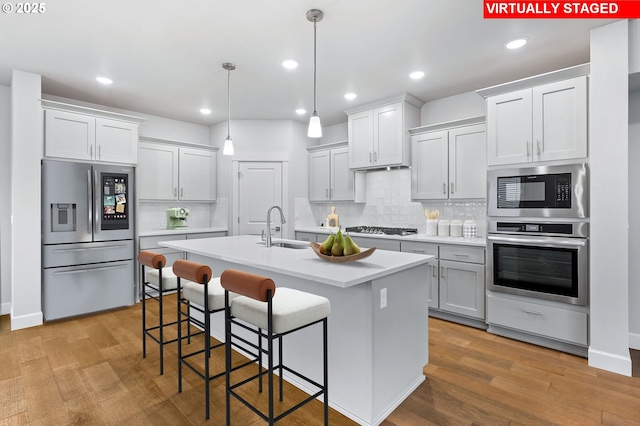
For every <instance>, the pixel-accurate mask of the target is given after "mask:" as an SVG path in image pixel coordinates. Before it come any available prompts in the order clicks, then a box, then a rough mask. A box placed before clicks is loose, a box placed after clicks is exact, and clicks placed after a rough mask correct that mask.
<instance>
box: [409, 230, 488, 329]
mask: <svg viewBox="0 0 640 426" xmlns="http://www.w3.org/2000/svg"><path fill="white" fill-rule="evenodd" d="M401 249H402V250H401V251H404V252H411V253H422V254H427V255H432V256H435V259H432V260H431V261H430V262H429V275H430V276H429V279H430V283H431V287H430V291H429V301H428V303H429V312H430V313H431V314H433V313H436V312H444V313H447V314H454V315H455V316H447V319H450V320H453V321H455V318H456V316H463V317H464V318H471V319H473V320H480V321H482V322H484V319H485V272H484V271H485V266H484V262H485V260H484V256H485V249H484V247H475V246H461V245H453V244H435V243H421V242H414V241H407V242H404V241H403V242H402V244H401ZM466 323H467V322H465V324H466Z"/></svg>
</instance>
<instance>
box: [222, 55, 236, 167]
mask: <svg viewBox="0 0 640 426" xmlns="http://www.w3.org/2000/svg"><path fill="white" fill-rule="evenodd" d="M222 68H224V69H225V70H227V107H228V115H227V140H225V141H224V147H223V148H222V155H233V141H232V140H231V130H230V128H231V71H233V70H235V69H236V66H235V65H234V64H232V63H230V62H225V63H224V64H222Z"/></svg>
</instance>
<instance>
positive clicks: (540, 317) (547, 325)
mask: <svg viewBox="0 0 640 426" xmlns="http://www.w3.org/2000/svg"><path fill="white" fill-rule="evenodd" d="M487 322H488V323H489V324H496V325H500V326H502V327H508V328H511V329H515V330H522V331H526V332H529V333H533V334H538V335H540V336H544V337H550V338H553V339H558V340H563V341H566V342H571V343H576V344H579V345H585V346H586V345H587V330H588V328H587V314H586V313H585V312H576V311H570V310H567V309H561V308H556V307H551V306H544V305H538V304H535V303H527V302H522V301H519V300H511V299H503V298H500V297H496V296H493V295H489V296H488V298H487Z"/></svg>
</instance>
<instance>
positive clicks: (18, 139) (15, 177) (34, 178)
mask: <svg viewBox="0 0 640 426" xmlns="http://www.w3.org/2000/svg"><path fill="white" fill-rule="evenodd" d="M40 81H41V78H40V76H39V75H37V74H31V73H27V72H23V71H18V70H13V75H12V80H11V120H12V126H11V140H12V142H11V143H12V152H11V182H13V183H16V185H13V186H12V191H11V215H12V231H11V235H12V238H11V262H12V264H11V273H12V276H11V283H12V284H11V300H12V302H11V329H12V330H16V329H20V328H25V327H31V326H34V325H39V324H42V309H41V303H40V301H41V292H42V288H41V275H40V274H41V267H40V265H41V260H40V258H41V256H40V245H41V237H40V212H41V211H40V159H41V158H42V142H43V140H42V133H43V131H42V108H41V106H40V93H41V89H40V86H41V82H40Z"/></svg>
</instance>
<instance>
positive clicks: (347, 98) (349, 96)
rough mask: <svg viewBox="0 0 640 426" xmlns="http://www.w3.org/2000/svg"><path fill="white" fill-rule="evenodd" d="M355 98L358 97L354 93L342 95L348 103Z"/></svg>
mask: <svg viewBox="0 0 640 426" xmlns="http://www.w3.org/2000/svg"><path fill="white" fill-rule="evenodd" d="M357 97H358V95H356V94H355V93H345V94H344V98H345V99H346V100H348V101H352V100H354V99H355V98H357Z"/></svg>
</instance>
